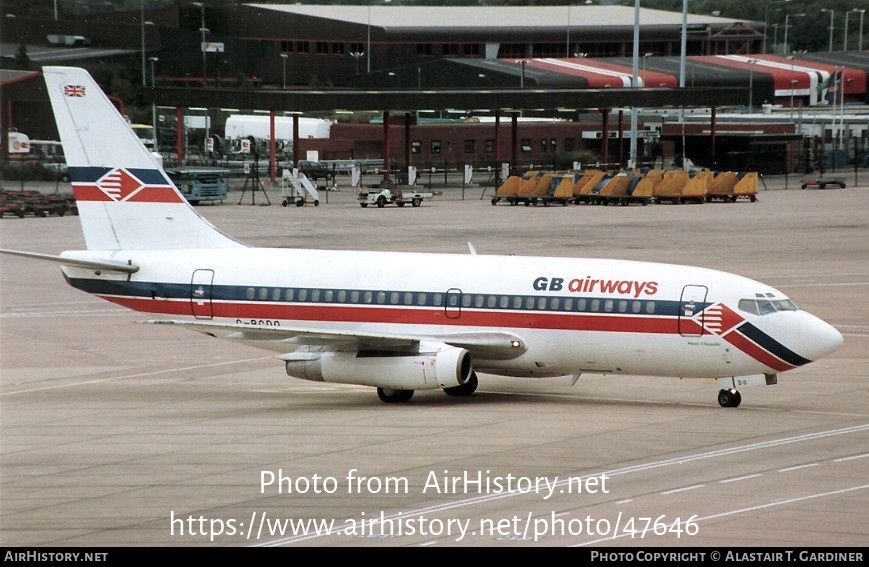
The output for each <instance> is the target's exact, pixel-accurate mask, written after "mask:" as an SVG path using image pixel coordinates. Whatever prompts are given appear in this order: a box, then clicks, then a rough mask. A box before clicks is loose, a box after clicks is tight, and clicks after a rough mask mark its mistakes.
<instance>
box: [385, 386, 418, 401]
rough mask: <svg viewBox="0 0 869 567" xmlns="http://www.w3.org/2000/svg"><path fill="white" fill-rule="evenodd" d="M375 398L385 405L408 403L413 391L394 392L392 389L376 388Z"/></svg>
mask: <svg viewBox="0 0 869 567" xmlns="http://www.w3.org/2000/svg"><path fill="white" fill-rule="evenodd" d="M377 396H378V397H379V398H380V401H382V402H385V403H387V404H397V403H404V402H409V401H410V399H411V398H412V397H413V390H394V389H392V388H377Z"/></svg>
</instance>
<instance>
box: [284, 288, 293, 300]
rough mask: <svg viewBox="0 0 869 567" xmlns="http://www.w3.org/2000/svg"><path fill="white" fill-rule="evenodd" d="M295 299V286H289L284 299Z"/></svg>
mask: <svg viewBox="0 0 869 567" xmlns="http://www.w3.org/2000/svg"><path fill="white" fill-rule="evenodd" d="M292 300H293V288H289V289H286V290H284V301H292Z"/></svg>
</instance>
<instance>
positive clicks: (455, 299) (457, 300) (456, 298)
mask: <svg viewBox="0 0 869 567" xmlns="http://www.w3.org/2000/svg"><path fill="white" fill-rule="evenodd" d="M444 313H445V314H446V316H447V319H458V318H459V317H460V316H461V315H462V290H460V289H458V288H455V287H451V288H450V289H448V290H447V295H446V301H445V302H444Z"/></svg>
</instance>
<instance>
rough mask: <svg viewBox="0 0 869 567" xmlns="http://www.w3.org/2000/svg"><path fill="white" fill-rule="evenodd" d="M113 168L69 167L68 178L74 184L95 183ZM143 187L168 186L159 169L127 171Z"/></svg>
mask: <svg viewBox="0 0 869 567" xmlns="http://www.w3.org/2000/svg"><path fill="white" fill-rule="evenodd" d="M114 169H115V168H113V167H90V166H89V167H70V168H69V178H70V180H71V181H72V182H74V183H96V182H97V181H98V180H99V179H100V178H102V177H103V176H104V175H105V174H106V173H108V172H110V171H113V170H114ZM127 171H129V172H130V173H132V174H133V175H135V176H136V177H137V178H138V179H139V180H140V181H141V182H142V183H144V184H145V185H170V183H169V180H168V179H167V178H166V175H165V174H164V173H163V172H162V171H160V170H159V169H128V170H127Z"/></svg>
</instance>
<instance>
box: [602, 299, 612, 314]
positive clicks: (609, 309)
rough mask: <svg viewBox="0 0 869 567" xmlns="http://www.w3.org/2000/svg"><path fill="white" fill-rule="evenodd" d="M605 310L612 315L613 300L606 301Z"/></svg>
mask: <svg viewBox="0 0 869 567" xmlns="http://www.w3.org/2000/svg"><path fill="white" fill-rule="evenodd" d="M603 310H604V311H606V312H607V313H612V310H613V300H612V299H607V300H606V301H604V303H603Z"/></svg>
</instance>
